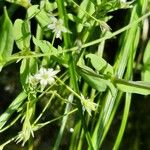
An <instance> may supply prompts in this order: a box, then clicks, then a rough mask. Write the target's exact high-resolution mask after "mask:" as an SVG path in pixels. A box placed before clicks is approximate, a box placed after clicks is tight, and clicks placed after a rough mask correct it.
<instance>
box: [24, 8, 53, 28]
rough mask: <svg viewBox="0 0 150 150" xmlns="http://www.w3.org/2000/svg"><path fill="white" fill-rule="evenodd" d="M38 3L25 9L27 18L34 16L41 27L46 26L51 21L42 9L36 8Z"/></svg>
mask: <svg viewBox="0 0 150 150" xmlns="http://www.w3.org/2000/svg"><path fill="white" fill-rule="evenodd" d="M38 7H39V5H33V6H31V7H29V8H28V10H27V18H28V19H31V18H33V17H35V18H36V20H37V21H38V23H39V24H40V25H41V27H42V28H44V27H47V26H48V24H50V23H51V22H52V21H51V19H50V17H49V16H48V14H47V13H46V12H45V11H44V10H43V9H38Z"/></svg>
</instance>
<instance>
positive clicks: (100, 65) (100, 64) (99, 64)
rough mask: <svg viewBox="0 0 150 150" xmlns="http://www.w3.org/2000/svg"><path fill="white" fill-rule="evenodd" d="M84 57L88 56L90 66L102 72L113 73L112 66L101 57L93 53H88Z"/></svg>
mask: <svg viewBox="0 0 150 150" xmlns="http://www.w3.org/2000/svg"><path fill="white" fill-rule="evenodd" d="M86 58H90V60H91V64H92V66H93V67H94V68H95V69H96V70H97V71H100V72H101V73H103V74H107V73H110V74H113V67H112V66H111V65H110V64H108V63H107V62H106V61H105V60H104V59H103V58H102V57H99V56H97V55H95V54H88V55H86Z"/></svg>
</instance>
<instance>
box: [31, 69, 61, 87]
mask: <svg viewBox="0 0 150 150" xmlns="http://www.w3.org/2000/svg"><path fill="white" fill-rule="evenodd" d="M58 72H59V70H54V69H53V68H49V69H46V68H41V69H40V70H39V71H38V72H37V73H36V74H35V75H34V76H32V75H30V76H29V84H30V85H31V87H32V88H34V89H35V88H36V87H37V85H38V83H40V85H41V90H43V89H44V88H45V87H46V86H47V85H48V84H53V83H54V82H55V77H56V74H57V73H58Z"/></svg>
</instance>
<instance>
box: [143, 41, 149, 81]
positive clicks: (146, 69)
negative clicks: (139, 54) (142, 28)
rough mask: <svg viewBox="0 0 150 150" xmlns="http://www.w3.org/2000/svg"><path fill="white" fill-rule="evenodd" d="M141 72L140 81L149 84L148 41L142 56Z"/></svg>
mask: <svg viewBox="0 0 150 150" xmlns="http://www.w3.org/2000/svg"><path fill="white" fill-rule="evenodd" d="M143 65H144V67H143V70H142V80H143V81H146V82H149V81H150V40H149V41H148V43H147V46H146V48H145V52H144V56H143Z"/></svg>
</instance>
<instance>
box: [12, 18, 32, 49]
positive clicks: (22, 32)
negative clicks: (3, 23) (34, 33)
mask: <svg viewBox="0 0 150 150" xmlns="http://www.w3.org/2000/svg"><path fill="white" fill-rule="evenodd" d="M14 37H15V41H16V44H17V46H18V48H19V49H20V50H27V49H29V47H30V39H31V32H30V25H29V22H28V21H23V20H21V19H17V20H16V21H15V23H14Z"/></svg>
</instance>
